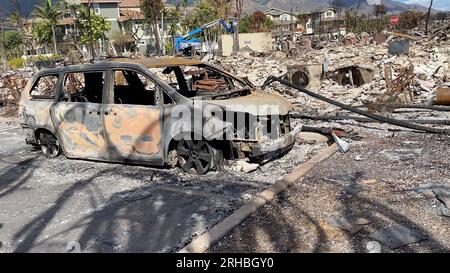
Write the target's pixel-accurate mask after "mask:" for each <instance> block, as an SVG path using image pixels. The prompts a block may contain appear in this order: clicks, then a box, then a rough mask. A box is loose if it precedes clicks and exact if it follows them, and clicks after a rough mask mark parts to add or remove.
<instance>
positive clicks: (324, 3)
mask: <svg viewBox="0 0 450 273" xmlns="http://www.w3.org/2000/svg"><path fill="white" fill-rule="evenodd" d="M193 1H195V0H193ZM167 2H168V3H171V4H177V3H179V2H180V1H179V0H168V1H167ZM339 2H340V3H342V4H341V5H342V6H345V7H349V8H350V7H356V6H357V5H358V3H359V2H361V4H360V7H359V10H360V11H361V12H367V11H369V10H372V9H373V6H371V5H368V4H367V0H361V1H360V0H339ZM368 2H369V3H370V2H374V0H369V1H368ZM381 3H382V4H383V5H384V6H385V7H386V11H387V12H390V13H400V12H403V11H406V10H418V11H423V12H425V11H427V8H426V7H424V6H421V5H416V4H405V3H401V2H398V1H393V0H381ZM329 4H330V1H329V0H244V10H245V11H247V12H253V11H255V10H262V11H264V10H266V9H268V8H279V9H283V10H286V11H290V10H291V8H292V10H293V11H294V12H309V11H315V10H320V9H324V8H327V7H329Z"/></svg>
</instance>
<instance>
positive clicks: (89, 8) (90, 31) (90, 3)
mask: <svg viewBox="0 0 450 273" xmlns="http://www.w3.org/2000/svg"><path fill="white" fill-rule="evenodd" d="M91 1H92V2H91ZM93 2H94V0H88V10H87V12H88V25H89V40H90V43H91V56H90V57H91V58H90V59H91V60H93V59H94V58H95V50H94V39H93V36H92V25H91V6H92V4H93Z"/></svg>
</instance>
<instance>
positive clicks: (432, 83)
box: [207, 37, 450, 113]
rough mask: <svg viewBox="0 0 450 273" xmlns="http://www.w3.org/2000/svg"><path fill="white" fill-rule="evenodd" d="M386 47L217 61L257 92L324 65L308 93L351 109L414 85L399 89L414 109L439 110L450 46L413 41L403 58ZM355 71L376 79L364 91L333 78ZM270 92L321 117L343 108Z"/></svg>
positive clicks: (277, 88) (449, 70)
mask: <svg viewBox="0 0 450 273" xmlns="http://www.w3.org/2000/svg"><path fill="white" fill-rule="evenodd" d="M393 38H394V39H395V37H389V38H388V39H387V41H390V40H392V39H393ZM386 43H387V42H386ZM386 43H384V44H381V45H377V44H369V45H366V44H365V43H358V44H350V45H346V44H345V43H344V44H342V45H340V46H333V47H324V48H322V49H320V50H315V49H303V50H301V51H299V53H298V54H297V55H288V54H285V53H283V52H279V51H277V52H273V53H270V54H261V53H256V52H252V51H250V50H249V49H245V50H243V51H241V52H239V53H238V55H237V56H234V57H226V58H217V57H216V58H215V59H214V61H215V62H216V63H217V64H218V65H221V66H223V67H224V68H225V69H227V70H229V71H231V72H233V73H235V74H236V75H238V76H240V77H243V78H248V79H249V80H250V81H251V82H252V83H253V84H255V85H256V86H261V85H262V84H263V82H264V81H265V79H266V78H267V77H268V76H270V75H274V76H277V77H286V78H289V77H288V76H289V74H290V72H289V70H290V68H291V67H302V66H303V67H311V66H314V65H316V66H317V65H318V66H319V67H320V69H322V70H321V73H318V76H317V73H315V75H313V76H314V78H311V79H309V81H310V83H311V82H312V81H317V82H318V84H317V85H316V86H314V85H311V84H308V85H306V86H305V87H306V88H307V89H310V90H312V91H316V92H318V93H320V94H322V95H325V96H327V97H330V98H333V99H336V100H338V101H340V102H342V103H346V104H350V105H367V104H369V103H373V102H375V101H376V100H377V98H378V97H379V96H380V95H382V94H385V93H386V92H387V91H388V87H387V85H389V81H390V82H400V83H407V84H408V86H399V87H397V89H398V88H400V89H408V90H407V93H408V94H409V93H410V94H411V95H412V96H411V98H410V100H409V101H408V102H409V103H417V104H428V105H430V104H433V103H434V100H435V98H436V89H437V88H439V87H440V86H447V85H450V66H449V64H450V43H449V42H443V43H437V42H433V41H431V42H430V41H428V40H423V41H420V40H418V41H413V42H412V43H411V46H410V48H409V53H408V54H402V55H390V54H388V47H387V44H386ZM207 58H208V56H207ZM352 67H353V68H355V67H356V68H357V69H365V70H367V71H369V73H370V74H371V75H370V77H366V78H368V79H369V80H367V81H366V82H364V81H363V82H362V84H361V85H358V84H356V83H355V81H354V80H355V79H354V77H353V80H352V81H350V82H349V81H348V80H347V81H346V80H345V79H344V80H343V77H344V78H345V77H346V76H348V75H340V76H337V78H333V77H331V76H330V75H332V74H333V72H336V71H339V70H340V69H342V68H352ZM410 67H411V69H412V74H411V75H409V76H408V77H409V78H408V79H404V80H403V79H397V77H401V76H403V75H405V73H402V72H404V71H405V70H408V68H410ZM387 69H389V70H391V71H389V73H388V75H390V78H389V79H388V83H387V82H386V76H387V75H386V70H387ZM307 74H308V73H307ZM309 75H311V73H310V74H309ZM339 78H340V79H339ZM338 79H339V80H338ZM266 90H267V91H268V92H274V93H279V94H282V95H284V96H287V97H288V98H289V99H290V100H291V101H292V102H294V103H296V104H299V105H301V107H302V109H303V110H305V109H311V110H314V111H315V112H321V113H328V112H333V111H335V110H337V107H334V106H331V105H329V104H327V103H325V102H322V101H318V100H313V99H311V98H309V97H307V96H305V95H303V94H300V93H296V92H295V91H292V90H290V88H287V87H285V86H283V85H281V84H276V83H275V84H273V85H271V86H269V87H268V88H267V89H266ZM399 97H402V96H399ZM398 102H405V101H402V100H400V101H398Z"/></svg>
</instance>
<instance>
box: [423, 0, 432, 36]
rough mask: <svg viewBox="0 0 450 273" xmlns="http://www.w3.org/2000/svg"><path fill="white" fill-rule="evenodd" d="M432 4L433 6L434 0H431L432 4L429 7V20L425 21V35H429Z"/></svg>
mask: <svg viewBox="0 0 450 273" xmlns="http://www.w3.org/2000/svg"><path fill="white" fill-rule="evenodd" d="M431 6H433V0H431V2H430V6H429V7H428V14H427V21H426V22H425V35H428V24H429V23H430V13H431Z"/></svg>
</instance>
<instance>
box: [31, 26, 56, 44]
mask: <svg viewBox="0 0 450 273" xmlns="http://www.w3.org/2000/svg"><path fill="white" fill-rule="evenodd" d="M31 34H32V35H33V39H34V40H35V41H36V42H37V43H38V44H40V45H49V44H51V43H52V42H53V31H52V25H51V24H50V23H49V22H46V21H42V22H38V23H34V24H33V28H32V30H31Z"/></svg>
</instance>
